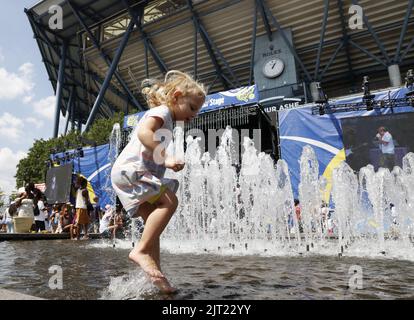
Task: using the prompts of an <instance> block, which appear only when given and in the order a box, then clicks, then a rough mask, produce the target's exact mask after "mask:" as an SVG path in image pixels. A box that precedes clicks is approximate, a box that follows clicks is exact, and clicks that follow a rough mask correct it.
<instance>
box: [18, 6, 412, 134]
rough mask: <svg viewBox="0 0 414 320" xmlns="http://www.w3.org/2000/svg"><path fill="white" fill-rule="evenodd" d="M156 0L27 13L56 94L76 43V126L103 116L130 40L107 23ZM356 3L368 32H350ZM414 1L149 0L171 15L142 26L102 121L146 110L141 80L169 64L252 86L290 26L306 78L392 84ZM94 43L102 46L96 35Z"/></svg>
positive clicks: (408, 41) (218, 84)
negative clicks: (107, 30) (58, 13)
mask: <svg viewBox="0 0 414 320" xmlns="http://www.w3.org/2000/svg"><path fill="white" fill-rule="evenodd" d="M146 3H147V1H143V0H141V1H140V0H122V1H119V0H83V1H81V0H44V1H40V2H38V3H37V4H36V5H34V6H33V7H31V8H30V9H28V10H25V11H26V14H27V16H28V18H29V21H30V24H31V27H32V29H33V32H34V34H35V39H36V41H37V43H38V45H39V49H40V51H41V54H42V58H43V62H44V64H45V67H46V69H47V72H48V75H49V79H50V81H51V83H52V86H53V88H54V89H55V91H56V90H57V87H58V78H59V64H60V61H61V46H62V44H63V42H65V41H66V42H67V52H66V63H65V65H64V68H61V69H63V70H64V78H65V81H64V83H63V85H62V105H61V111H62V112H63V114H64V115H65V114H66V112H68V111H69V112H70V114H71V121H72V128H73V126H74V122H75V121H77V124H78V127H79V126H80V123H85V122H86V120H91V121H93V119H90V118H89V115H90V112H91V108H92V106H93V105H94V103H95V102H96V100H97V97H98V96H99V94H100V92H101V88H102V86H103V84H105V74H106V73H107V72H108V70H109V69H110V66H111V62H112V59H114V56H115V53H116V52H117V50H118V49H119V46H120V43H121V41H122V39H123V36H124V34H119V35H118V36H115V37H113V38H111V39H109V40H106V41H102V38H103V35H102V34H103V32H102V29H103V27H102V26H105V25H106V24H107V23H108V22H111V21H114V20H115V19H117V18H118V17H122V16H125V15H129V16H131V12H132V11H134V9H137V8H139V7H140V6H142V5H143V4H146ZM71 4H72V6H71ZM352 4H357V5H361V6H362V7H363V9H364V26H365V28H364V29H363V30H350V29H349V28H347V26H348V21H347V19H348V17H349V15H347V13H348V12H347V11H348V8H349V6H351V5H352ZM413 4H414V0H404V1H389V0H378V1H377V0H376V1H374V0H364V1H363V0H361V1H360V2H358V1H357V0H309V1H302V0H292V1H289V2H287V1H282V0H225V1H219V0H193V1H190V0H153V1H149V2H148V3H147V7H146V8H148V7H151V8H153V9H154V8H155V9H154V10H153V12H152V14H154V16H155V17H156V16H157V10H158V11H162V10H165V11H166V12H167V13H166V15H165V17H164V18H161V19H158V20H156V21H155V22H150V23H146V24H143V25H139V26H138V27H135V28H134V29H133V31H132V33H131V37H130V40H129V42H128V44H127V46H126V48H125V52H124V53H123V54H122V57H121V58H120V61H119V65H117V66H116V68H115V73H114V76H113V77H112V79H111V81H110V83H109V85H108V89H107V91H106V93H105V92H104V97H103V99H102V105H101V106H99V107H100V108H99V110H98V112H97V117H98V118H99V117H109V116H111V115H112V114H113V112H114V111H118V110H125V111H126V112H128V110H131V108H136V109H141V108H145V101H144V100H143V98H142V97H141V95H140V93H139V89H140V88H139V81H141V80H142V79H144V78H145V77H149V76H151V77H159V76H161V75H162V74H164V73H165V71H166V70H168V68H169V69H180V70H183V71H186V72H193V73H194V74H195V75H196V76H197V78H198V79H199V80H200V81H202V82H204V83H206V84H208V85H209V87H210V90H211V92H217V91H222V90H224V89H225V88H226V87H227V88H234V87H235V86H240V85H242V86H243V85H247V84H251V83H252V81H253V79H252V66H253V64H254V61H255V57H254V54H252V52H254V49H253V51H252V48H253V47H254V45H255V42H254V40H255V37H256V36H259V35H264V34H267V35H268V37H272V32H275V31H280V32H282V33H283V29H281V28H284V27H289V28H291V29H292V30H293V35H294V44H295V47H292V48H291V51H292V55H294V56H295V59H296V64H297V65H298V66H299V67H300V68H299V72H300V78H302V79H303V80H305V81H306V82H307V83H309V82H310V81H322V83H323V84H324V86H327V87H328V90H326V88H324V89H325V91H327V92H328V94H330V95H332V93H334V94H335V95H341V94H346V93H349V91H347V92H345V89H346V90H348V89H349V88H356V90H357V91H358V89H359V88H360V79H359V77H361V76H362V75H367V74H368V75H370V76H371V75H374V77H376V78H377V79H376V80H377V82H378V86H382V87H386V86H388V74H387V66H389V65H390V64H392V63H398V64H399V65H400V66H401V67H406V68H408V67H409V66H410V64H412V63H414V52H413V51H414V50H412V49H413V48H414V28H413V27H412V26H413V25H414V17H411V13H412V9H413ZM53 5H60V6H61V7H62V9H63V24H64V26H63V29H62V30H51V29H49V26H48V24H49V19H50V17H51V14H50V13H49V8H50V7H51V6H53ZM157 5H158V6H159V7H157ZM128 6H129V8H128ZM131 8H132V11H131ZM74 10H75V11H74ZM76 12H77V13H76ZM144 22H145V21H144ZM84 27H86V28H87V30H86V31H89V35H91V34H92V35H95V36H96V38H97V42H98V43H97V44H98V46H93V45H91V46H89V47H84V42H85V39H84V38H85V28H84ZM95 29H98V30H99V31H101V34H99V32H98V34H96V33H95ZM252 31H253V32H252ZM89 40H91V41H92V42H93V39H91V37H89ZM395 51H396V52H395ZM371 80H372V78H371ZM71 92H73V94H72V99H70V96H71ZM70 100H72V101H73V105H72V107H71V106H70V105H69V101H70ZM88 122H90V121H88Z"/></svg>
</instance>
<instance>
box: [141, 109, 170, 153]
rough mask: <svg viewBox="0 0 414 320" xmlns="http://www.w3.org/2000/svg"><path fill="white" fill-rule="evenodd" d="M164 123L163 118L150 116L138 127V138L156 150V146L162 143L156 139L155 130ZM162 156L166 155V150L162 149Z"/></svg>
mask: <svg viewBox="0 0 414 320" xmlns="http://www.w3.org/2000/svg"><path fill="white" fill-rule="evenodd" d="M162 125H163V120H162V119H161V118H156V117H148V118H147V119H146V120H145V121H144V122H143V123H142V125H141V126H140V127H139V128H138V139H139V140H140V141H141V143H142V144H143V145H144V146H145V147H146V148H147V149H149V150H150V151H151V152H154V150H155V148H157V147H158V145H159V144H160V143H161V142H160V141H156V140H155V132H156V131H157V130H158V129H160V128H161V127H162ZM161 154H162V156H165V150H163V151H162V153H161Z"/></svg>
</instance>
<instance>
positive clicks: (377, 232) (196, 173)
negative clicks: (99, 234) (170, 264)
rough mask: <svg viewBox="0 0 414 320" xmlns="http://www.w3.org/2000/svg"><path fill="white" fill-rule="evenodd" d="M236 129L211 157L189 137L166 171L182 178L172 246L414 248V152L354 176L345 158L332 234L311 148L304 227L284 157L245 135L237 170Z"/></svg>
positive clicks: (345, 250) (304, 168)
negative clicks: (397, 164) (399, 163)
mask: <svg viewBox="0 0 414 320" xmlns="http://www.w3.org/2000/svg"><path fill="white" fill-rule="evenodd" d="M231 130H232V129H231V128H230V127H228V128H227V129H226V131H225V132H224V134H223V136H222V138H221V143H220V146H219V147H218V150H217V152H216V155H215V157H214V158H211V156H210V154H209V153H204V154H202V153H201V150H202V149H201V147H200V145H199V143H200V139H199V138H197V139H193V138H192V137H188V138H187V141H186V142H187V151H186V153H185V162H186V167H185V169H184V170H183V171H182V172H180V173H172V172H168V175H169V176H170V177H174V178H175V179H178V180H179V181H180V189H179V191H178V194H177V196H178V198H179V200H180V205H179V208H178V209H177V212H176V214H175V215H174V217H173V218H172V220H171V222H170V224H169V225H168V227H167V229H166V231H165V232H164V234H163V241H164V242H163V243H164V247H165V248H167V249H168V250H170V251H172V252H206V251H207V252H213V253H222V254H256V253H261V254H263V253H264V252H265V253H266V254H268V255H285V254H287V255H289V254H298V253H301V254H303V253H307V252H310V253H314V254H326V253H327V254H332V255H338V254H339V256H342V255H344V254H355V253H356V254H358V253H361V250H362V251H364V250H365V251H364V252H367V251H370V253H372V252H374V251H375V252H376V253H377V254H378V255H381V254H386V253H387V254H388V253H390V252H387V249H386V247H387V243H388V242H389V241H394V242H392V247H394V244H395V241H399V242H400V243H404V245H403V247H404V248H409V249H412V243H411V236H412V234H413V225H414V212H413V210H412V208H413V205H414V201H413V200H414V199H413V198H414V197H413V196H412V194H411V193H410V192H409V190H412V187H413V186H414V169H413V168H414V154H408V155H407V156H406V157H405V158H404V166H403V169H401V168H395V169H394V171H393V172H389V170H387V169H383V168H381V169H380V170H379V171H378V172H375V171H374V169H373V167H372V166H367V167H365V168H362V169H361V171H360V173H359V174H355V173H354V172H353V171H352V169H351V168H350V167H349V166H348V165H347V164H346V163H345V162H344V163H342V164H341V165H340V166H339V167H338V168H336V169H335V170H334V173H333V179H332V192H331V197H330V201H329V202H330V208H331V212H333V214H332V217H331V221H330V222H331V223H333V224H334V225H335V233H334V234H333V235H332V234H328V230H327V227H326V222H327V221H326V220H327V219H328V217H324V216H322V215H321V211H320V210H321V204H322V203H323V202H322V200H323V199H324V187H325V186H326V181H324V180H323V178H319V167H318V161H317V159H316V156H315V153H314V151H313V149H312V148H311V147H310V146H305V147H304V148H303V153H302V156H301V158H300V160H299V161H300V167H301V173H300V177H301V182H300V184H299V199H300V204H301V209H302V210H301V223H302V229H303V230H302V232H299V228H298V225H299V221H297V217H296V214H295V213H294V204H293V194H292V191H291V190H292V188H291V183H290V179H289V172H288V167H287V164H286V163H285V162H284V161H283V160H279V161H278V162H277V164H276V165H275V164H274V162H273V160H272V159H271V158H270V156H268V155H266V154H264V153H258V152H257V150H256V149H255V148H254V145H253V142H252V141H251V140H250V139H248V138H245V140H244V141H243V147H244V153H243V156H242V161H241V166H240V167H239V168H240V170H237V159H236V158H237V157H236V155H235V152H234V150H236V148H235V145H234V143H235V142H234V141H233V140H232V133H231ZM181 134H182V133H181ZM410 187H411V189H410ZM392 207H394V209H392ZM392 212H394V213H392ZM395 212H397V214H395ZM392 214H394V215H395V217H393V218H392ZM290 221H293V223H292V222H290ZM292 224H293V226H292ZM359 245H361V246H362V247H359ZM392 250H393V249H388V251H392ZM404 250H405V249H403V252H405V253H406V250H405V251H404ZM400 253H401V252H400Z"/></svg>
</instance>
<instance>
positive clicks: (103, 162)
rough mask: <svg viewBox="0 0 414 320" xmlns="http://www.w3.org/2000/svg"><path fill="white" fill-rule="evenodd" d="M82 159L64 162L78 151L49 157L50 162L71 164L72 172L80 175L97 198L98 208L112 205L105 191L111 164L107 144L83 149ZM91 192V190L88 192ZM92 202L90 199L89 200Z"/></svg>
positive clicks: (109, 182) (108, 182) (76, 158)
mask: <svg viewBox="0 0 414 320" xmlns="http://www.w3.org/2000/svg"><path fill="white" fill-rule="evenodd" d="M82 150H83V157H75V158H74V159H70V160H64V159H65V158H67V156H68V155H69V156H70V157H71V156H72V157H73V156H74V154H75V155H76V153H78V152H79V151H78V150H69V151H67V152H65V153H56V154H54V155H51V160H54V161H56V160H59V161H60V162H61V163H69V162H72V163H73V172H74V173H80V174H81V175H83V176H84V177H85V178H86V179H87V180H88V181H89V183H90V185H91V187H92V189H93V194H92V195H91V194H90V196H91V197H93V196H94V195H96V196H97V197H98V198H99V202H98V204H99V206H100V207H101V208H104V207H105V205H106V204H112V200H111V199H110V195H109V194H108V192H107V191H106V190H105V189H106V188H108V187H109V186H111V181H110V176H111V168H112V167H111V163H110V162H109V144H104V145H101V146H97V147H90V148H83V149H82ZM89 191H91V190H89ZM91 200H92V199H91Z"/></svg>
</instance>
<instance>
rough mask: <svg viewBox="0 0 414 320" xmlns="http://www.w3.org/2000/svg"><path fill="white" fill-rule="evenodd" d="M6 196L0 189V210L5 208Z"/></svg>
mask: <svg viewBox="0 0 414 320" xmlns="http://www.w3.org/2000/svg"><path fill="white" fill-rule="evenodd" d="M5 196H6V194H5V193H4V192H3V190H1V188H0V210H1V209H2V208H3V206H4V202H5Z"/></svg>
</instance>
